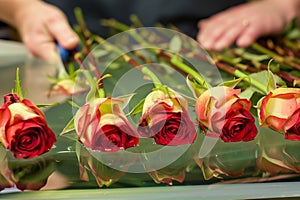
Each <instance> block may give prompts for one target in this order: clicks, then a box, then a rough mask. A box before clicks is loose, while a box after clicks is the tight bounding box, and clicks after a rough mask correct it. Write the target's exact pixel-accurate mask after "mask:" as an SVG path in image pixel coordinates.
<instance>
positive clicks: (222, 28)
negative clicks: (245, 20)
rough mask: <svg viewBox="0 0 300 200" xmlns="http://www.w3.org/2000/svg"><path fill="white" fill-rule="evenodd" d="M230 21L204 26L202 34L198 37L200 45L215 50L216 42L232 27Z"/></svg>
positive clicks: (210, 23) (217, 21)
mask: <svg viewBox="0 0 300 200" xmlns="http://www.w3.org/2000/svg"><path fill="white" fill-rule="evenodd" d="M231 23H232V22H230V21H220V20H215V21H213V22H209V23H208V22H207V24H206V25H204V26H202V29H201V30H200V33H199V35H198V38H197V39H198V41H199V42H200V44H202V45H203V46H204V48H207V49H213V48H214V47H215V44H216V42H217V41H218V40H219V38H220V37H222V35H223V34H224V33H225V32H226V31H227V30H229V29H230V28H231V27H232V25H231Z"/></svg>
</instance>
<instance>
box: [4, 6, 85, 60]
mask: <svg viewBox="0 0 300 200" xmlns="http://www.w3.org/2000/svg"><path fill="white" fill-rule="evenodd" d="M0 20H1V21H3V22H5V23H7V24H9V25H11V26H13V27H15V28H16V29H17V30H18V32H19V34H20V36H21V39H22V41H23V43H24V44H25V46H26V47H27V48H28V49H29V51H30V52H31V53H32V54H33V55H34V56H36V57H39V58H41V59H44V60H49V61H51V59H52V58H53V57H57V54H56V45H55V41H57V42H59V43H60V44H61V45H62V46H63V47H64V48H66V49H72V48H75V47H76V46H77V45H78V43H79V38H78V36H77V35H76V33H75V32H74V31H73V30H72V28H71V27H70V25H69V23H68V21H67V18H66V16H65V15H64V13H63V12H62V11H61V10H59V9H58V8H56V7H55V6H52V5H49V4H47V3H45V2H43V1H40V0H1V1H0Z"/></svg>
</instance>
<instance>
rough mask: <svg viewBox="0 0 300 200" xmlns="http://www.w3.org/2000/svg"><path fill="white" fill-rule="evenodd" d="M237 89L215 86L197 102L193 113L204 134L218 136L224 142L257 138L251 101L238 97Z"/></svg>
mask: <svg viewBox="0 0 300 200" xmlns="http://www.w3.org/2000/svg"><path fill="white" fill-rule="evenodd" d="M239 93H240V90H237V89H232V88H229V87H221V86H220V87H214V88H211V89H209V90H207V91H205V92H204V93H203V94H202V95H200V97H199V98H198V99H197V103H196V108H195V109H196V114H197V116H198V120H199V124H200V127H201V128H203V129H204V131H205V133H206V135H208V136H213V137H221V139H222V140H223V141H224V142H238V141H250V140H253V139H254V138H255V136H256V135H257V129H256V126H255V124H254V122H255V120H254V117H253V116H252V115H251V113H250V108H251V101H249V100H247V99H241V98H239V97H238V96H237V95H238V94H239Z"/></svg>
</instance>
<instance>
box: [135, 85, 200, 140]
mask: <svg viewBox="0 0 300 200" xmlns="http://www.w3.org/2000/svg"><path fill="white" fill-rule="evenodd" d="M138 131H139V133H140V134H141V135H142V136H144V137H152V138H154V140H155V142H156V143H157V144H161V145H170V146H177V145H182V144H191V143H193V142H194V140H195V138H196V129H195V126H194V124H193V122H192V121H191V120H190V118H189V114H188V111H187V102H186V101H185V100H184V99H183V98H182V97H180V96H179V95H178V94H175V93H172V92H171V91H169V96H167V95H166V94H165V93H164V92H163V91H161V90H155V91H153V92H151V93H150V94H148V96H147V97H146V99H145V103H144V107H143V113H142V118H141V120H140V123H139V127H138Z"/></svg>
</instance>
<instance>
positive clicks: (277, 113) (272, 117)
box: [259, 88, 300, 140]
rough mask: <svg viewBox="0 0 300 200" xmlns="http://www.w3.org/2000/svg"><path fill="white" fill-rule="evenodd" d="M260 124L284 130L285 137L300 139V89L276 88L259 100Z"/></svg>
mask: <svg viewBox="0 0 300 200" xmlns="http://www.w3.org/2000/svg"><path fill="white" fill-rule="evenodd" d="M259 121H260V124H261V126H264V127H270V128H272V129H274V130H276V131H284V133H285V138H286V139H289V140H300V89H299V88H277V89H275V90H273V91H271V92H270V93H269V94H268V95H267V96H265V97H264V98H263V99H262V100H261V101H260V108H259Z"/></svg>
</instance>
